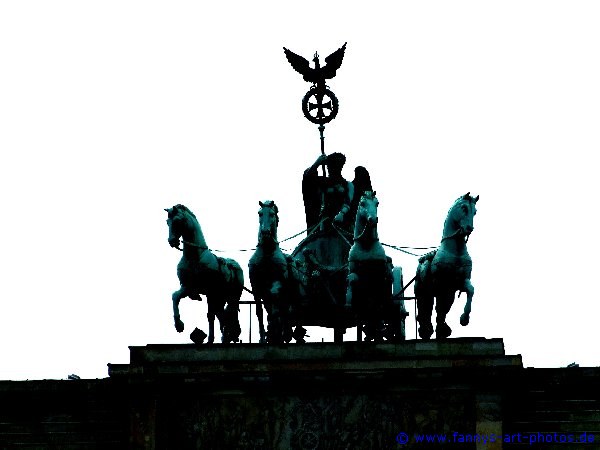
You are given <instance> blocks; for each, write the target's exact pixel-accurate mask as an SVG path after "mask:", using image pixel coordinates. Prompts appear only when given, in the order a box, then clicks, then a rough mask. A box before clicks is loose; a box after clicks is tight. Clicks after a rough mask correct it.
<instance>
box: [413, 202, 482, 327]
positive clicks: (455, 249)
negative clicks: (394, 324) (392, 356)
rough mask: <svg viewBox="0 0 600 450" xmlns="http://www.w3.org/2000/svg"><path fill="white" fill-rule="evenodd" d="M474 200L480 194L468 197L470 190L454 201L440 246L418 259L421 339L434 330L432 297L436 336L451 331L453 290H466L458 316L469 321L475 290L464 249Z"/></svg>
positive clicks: (470, 224) (470, 229) (418, 301)
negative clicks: (447, 318)
mask: <svg viewBox="0 0 600 450" xmlns="http://www.w3.org/2000/svg"><path fill="white" fill-rule="evenodd" d="M477 200H479V196H477V197H471V195H470V193H466V194H465V195H463V196H462V197H459V198H458V199H457V200H456V201H455V202H454V204H453V205H452V207H451V208H450V210H449V211H448V216H447V217H446V221H445V223H444V231H443V234H442V242H441V243H440V246H439V248H438V249H437V250H434V251H433V252H430V253H428V254H427V255H424V256H422V257H421V258H420V259H419V265H418V266H417V275H416V277H415V297H417V307H418V309H419V314H418V316H417V320H418V322H419V335H420V336H421V338H423V339H429V338H430V337H431V335H432V334H433V325H432V323H431V314H432V311H433V302H434V297H435V299H436V302H435V311H436V314H437V319H436V322H437V325H436V330H435V331H436V337H437V338H441V339H443V338H446V337H448V336H450V334H451V333H452V330H451V329H450V327H449V326H448V324H447V323H446V315H447V314H448V312H449V311H450V308H451V307H452V304H453V303H454V294H455V293H456V291H459V292H466V293H467V303H466V304H465V308H464V312H463V314H462V315H461V317H460V324H461V325H463V326H466V325H467V324H468V323H469V314H470V312H471V301H472V299H473V293H474V292H475V290H474V288H473V285H472V284H471V268H472V262H471V257H470V256H469V253H468V252H467V240H468V239H469V236H470V234H471V232H472V231H473V217H474V216H475V213H476V212H477V211H476V208H475V204H476V203H477Z"/></svg>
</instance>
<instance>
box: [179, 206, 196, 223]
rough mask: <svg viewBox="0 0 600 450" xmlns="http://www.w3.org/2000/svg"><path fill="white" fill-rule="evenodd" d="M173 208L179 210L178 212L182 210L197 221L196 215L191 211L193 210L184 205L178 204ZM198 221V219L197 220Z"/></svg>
mask: <svg viewBox="0 0 600 450" xmlns="http://www.w3.org/2000/svg"><path fill="white" fill-rule="evenodd" d="M173 208H175V209H177V210H181V211H183V212H185V213H187V214H189V215H190V216H192V217H193V218H194V219H196V215H195V214H194V213H193V212H192V211H191V209H189V208H188V207H187V206H185V205H182V204H177V205H175V206H174V207H173ZM196 220H198V219H196Z"/></svg>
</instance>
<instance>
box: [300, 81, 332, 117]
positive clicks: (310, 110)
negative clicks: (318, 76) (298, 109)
mask: <svg viewBox="0 0 600 450" xmlns="http://www.w3.org/2000/svg"><path fill="white" fill-rule="evenodd" d="M338 109H339V102H338V99H337V97H336V96H335V94H334V93H333V92H331V91H330V90H329V89H327V88H324V89H319V88H316V87H315V88H312V89H311V90H310V91H308V92H307V93H306V95H305V96H304V98H303V99H302V112H303V113H304V116H305V117H306V118H307V119H308V120H310V121H311V122H312V123H316V124H318V125H323V124H326V123H329V122H331V121H332V120H333V119H335V116H337V113H338Z"/></svg>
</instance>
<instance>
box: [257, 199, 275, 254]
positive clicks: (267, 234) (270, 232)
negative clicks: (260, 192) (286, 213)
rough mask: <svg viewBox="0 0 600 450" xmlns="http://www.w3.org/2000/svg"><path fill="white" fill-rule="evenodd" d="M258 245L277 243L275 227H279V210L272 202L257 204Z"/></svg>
mask: <svg viewBox="0 0 600 450" xmlns="http://www.w3.org/2000/svg"><path fill="white" fill-rule="evenodd" d="M258 204H259V205H260V209H259V210H258V244H259V245H262V244H265V243H267V242H268V243H270V244H276V243H277V226H278V225H279V215H278V212H279V209H278V208H277V205H276V204H275V202H274V201H273V200H265V201H264V202H258Z"/></svg>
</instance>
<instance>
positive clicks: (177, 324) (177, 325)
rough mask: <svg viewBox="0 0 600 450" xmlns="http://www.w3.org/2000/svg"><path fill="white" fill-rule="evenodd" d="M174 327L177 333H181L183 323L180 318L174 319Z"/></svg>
mask: <svg viewBox="0 0 600 450" xmlns="http://www.w3.org/2000/svg"><path fill="white" fill-rule="evenodd" d="M175 329H176V330H177V332H178V333H181V332H182V331H183V329H184V324H183V322H182V321H181V319H175Z"/></svg>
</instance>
